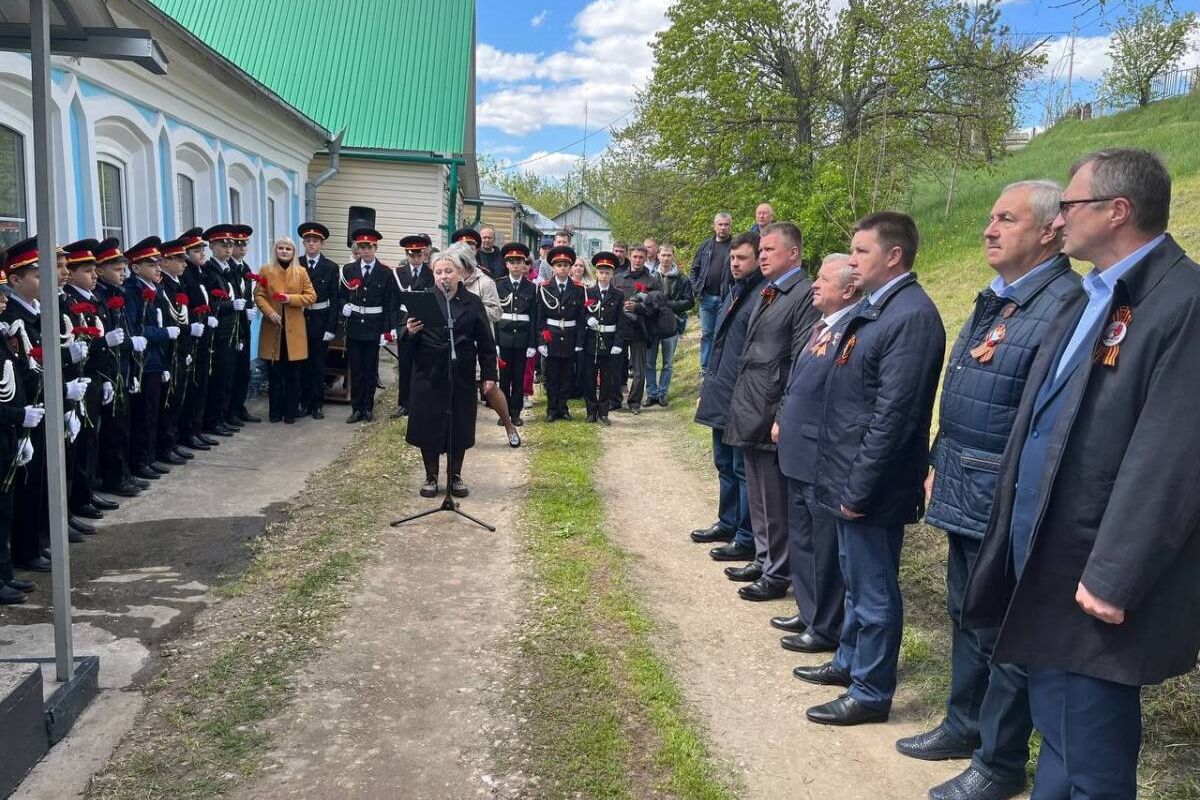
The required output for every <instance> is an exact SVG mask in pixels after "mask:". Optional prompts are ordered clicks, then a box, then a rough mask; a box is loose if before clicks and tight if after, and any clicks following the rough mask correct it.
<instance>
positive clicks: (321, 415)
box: [312, 407, 325, 419]
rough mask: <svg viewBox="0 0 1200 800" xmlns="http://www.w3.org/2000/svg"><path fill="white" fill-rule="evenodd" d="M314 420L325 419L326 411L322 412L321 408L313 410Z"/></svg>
mask: <svg viewBox="0 0 1200 800" xmlns="http://www.w3.org/2000/svg"><path fill="white" fill-rule="evenodd" d="M312 418H313V419H325V412H324V411H322V410H321V409H320V407H318V408H314V409H313V410H312Z"/></svg>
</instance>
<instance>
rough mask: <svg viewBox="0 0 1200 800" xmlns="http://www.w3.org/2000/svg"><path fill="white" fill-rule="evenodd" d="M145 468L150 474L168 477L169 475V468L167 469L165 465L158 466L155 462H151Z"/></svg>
mask: <svg viewBox="0 0 1200 800" xmlns="http://www.w3.org/2000/svg"><path fill="white" fill-rule="evenodd" d="M146 466H148V467H149V468H150V470H151V471H152V472H157V473H158V474H159V475H170V474H171V468H170V467H168V466H167V465H166V464H160V463H159V462H157V461H151V462H150V463H149V464H147V465H146Z"/></svg>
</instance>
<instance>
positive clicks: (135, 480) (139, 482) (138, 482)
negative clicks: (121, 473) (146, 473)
mask: <svg viewBox="0 0 1200 800" xmlns="http://www.w3.org/2000/svg"><path fill="white" fill-rule="evenodd" d="M129 482H130V483H132V484H133V485H134V486H136V487H137V488H139V489H141V490H142V491H143V492H144V491H146V490H147V489H149V488H150V481H148V480H145V479H143V478H139V477H137V476H134V477H132V478H130V479H129Z"/></svg>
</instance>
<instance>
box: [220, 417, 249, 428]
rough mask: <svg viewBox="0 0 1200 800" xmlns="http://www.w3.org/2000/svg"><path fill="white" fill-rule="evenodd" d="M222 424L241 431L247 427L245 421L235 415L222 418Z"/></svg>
mask: <svg viewBox="0 0 1200 800" xmlns="http://www.w3.org/2000/svg"><path fill="white" fill-rule="evenodd" d="M221 424H222V425H224V426H225V427H226V428H230V429H232V430H235V431H240V430H241V429H242V428H243V427H245V423H243V422H242V421H241V420H240V419H236V418H234V417H229V418H228V419H223V420H221Z"/></svg>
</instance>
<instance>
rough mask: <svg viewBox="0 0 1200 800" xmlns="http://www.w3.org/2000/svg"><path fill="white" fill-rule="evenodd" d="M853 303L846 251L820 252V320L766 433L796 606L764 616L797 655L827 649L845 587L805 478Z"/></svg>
mask: <svg viewBox="0 0 1200 800" xmlns="http://www.w3.org/2000/svg"><path fill="white" fill-rule="evenodd" d="M860 300H861V295H860V294H859V291H858V287H857V286H855V285H854V280H853V276H852V275H851V274H850V256H847V255H844V254H842V253H835V254H833V255H830V256H826V257H825V260H824V261H823V262H822V263H821V269H820V271H818V272H817V278H816V280H815V281H813V298H812V304H813V307H814V308H816V309H817V311H819V312H821V319H820V320H818V321H817V323H816V325H814V326H813V329H812V333H810V334H809V337H808V344H807V345H806V346H805V348H804V350H802V351H801V352H800V354H799V355H798V356H797V357H796V361H795V363H793V364H792V372H791V374H790V375H789V376H788V385H787V389H785V390H784V393H783V400H782V401H781V402H780V404H779V412H778V413H777V414H776V415H775V429H774V430H773V431H772V432H771V434H772V438H774V440H775V441H776V442H777V443H778V445H779V469H780V471H782V472H783V474H784V475H786V476H787V479H788V568H789V569H790V570H791V579H792V592H793V593H794V594H795V596H796V606H797V608H798V610H799V613H797V614H795V615H793V616H790V617H772V618H771V625H773V626H774V627H776V628H779V629H780V630H783V631H788V635H786V636H784V637H783V638H782V639H780V644H781V645H783V648H784V649H785V650H792V651H794V652H797V653H827V652H832V651H834V650H836V649H837V642H838V638H839V637H840V636H841V633H842V612H843V609H844V607H845V603H846V585H845V584H844V583H843V582H842V570H841V567H840V566H839V565H838V544H837V521H836V520H835V518H834V516H833V515H832V514H830V513H829V512H828V511H827V510H825V509H823V508H821V505H820V504H819V503H817V502H816V497H815V494H814V492H813V482H814V480H815V470H816V464H817V439H818V436H819V432H820V424H821V415H822V412H823V408H822V406H823V405H824V401H825V381H826V379H827V378H828V377H829V371H830V370H831V369H832V368H833V363H834V359H835V358H836V357H837V349H838V345H839V344H840V343H841V341H842V333H843V331H844V330H845V327H846V324H848V323H849V322H850V314H851V312H853V311H854V307H855V306H856V305H858V304H859V302H860Z"/></svg>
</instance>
